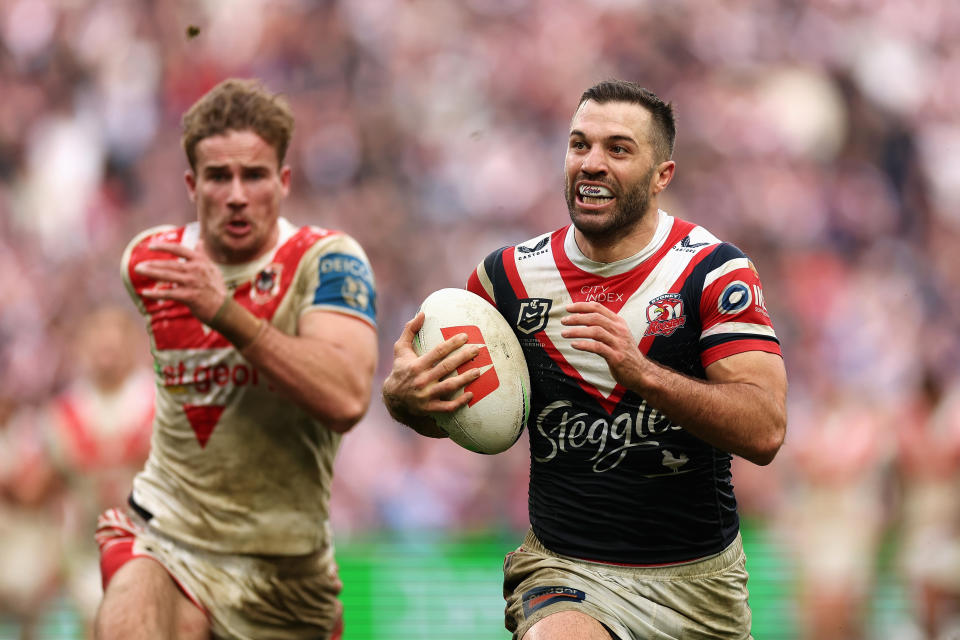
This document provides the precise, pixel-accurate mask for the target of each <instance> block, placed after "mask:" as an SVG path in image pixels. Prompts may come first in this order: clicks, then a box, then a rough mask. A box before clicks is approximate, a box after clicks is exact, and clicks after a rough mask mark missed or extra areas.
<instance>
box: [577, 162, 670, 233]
mask: <svg viewBox="0 0 960 640" xmlns="http://www.w3.org/2000/svg"><path fill="white" fill-rule="evenodd" d="M654 170H655V168H654V167H651V169H650V171H649V172H647V175H645V176H644V177H643V179H642V180H640V181H638V182H637V183H636V184H634V186H633V187H632V188H631V189H630V190H629V191H626V192H624V193H623V194H621V195H619V196H618V197H617V203H616V204H615V205H614V209H613V212H612V213H610V214H596V213H584V212H582V211H578V210H577V194H576V186H575V185H576V182H574V184H573V185H567V188H566V199H567V210H568V211H569V212H570V220H571V221H572V222H573V226H574V227H576V228H577V231H579V232H580V233H582V234H583V235H584V236H585V237H586V238H587V239H588V240H590V241H592V242H601V243H607V242H612V241H614V240H616V239H618V238H622V237H624V236H625V235H627V232H628V231H629V230H630V229H631V228H632V227H634V226H636V225H637V224H638V223H639V222H640V221H641V220H642V219H643V216H644V215H645V214H646V212H647V207H648V206H650V190H649V185H650V179H651V178H652V177H653V172H654ZM607 187H608V188H610V190H611V191H614V189H613V188H612V187H611V185H607ZM614 193H615V194H616V191H614ZM601 215H604V216H606V215H609V217H607V218H601V217H600V216H601Z"/></svg>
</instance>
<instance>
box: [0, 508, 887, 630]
mask: <svg viewBox="0 0 960 640" xmlns="http://www.w3.org/2000/svg"><path fill="white" fill-rule="evenodd" d="M743 538H744V548H745V550H746V553H747V558H748V560H747V562H748V564H747V568H748V569H749V571H750V604H751V607H752V609H753V636H754V638H756V640H794V639H795V638H796V614H795V611H794V608H793V605H792V601H791V588H792V587H791V585H792V580H793V568H792V567H791V565H790V563H789V561H788V560H787V554H786V553H785V551H784V549H783V548H782V547H781V546H780V545H779V544H778V543H777V541H776V540H774V539H772V538H771V536H770V534H769V532H768V531H767V530H766V529H765V528H763V527H761V526H756V525H754V524H752V523H749V522H746V523H744V527H743ZM520 539H521V535H520V534H517V533H509V534H484V535H472V536H458V537H438V538H435V539H429V538H424V537H422V536H417V537H416V538H410V539H404V538H397V537H388V536H382V535H381V536H371V537H369V538H364V539H354V540H342V539H341V540H339V541H338V543H337V558H338V561H339V564H340V575H341V577H342V578H343V582H344V590H343V593H342V595H341V599H342V600H343V603H344V608H345V624H346V629H345V633H344V640H414V639H417V640H426V639H431V638H435V639H437V640H508V639H509V637H510V636H509V634H508V633H507V632H506V631H505V630H504V628H503V599H502V597H501V591H500V590H501V563H502V561H503V556H504V554H506V553H507V552H509V551H511V550H513V548H514V547H515V546H516V545H517V544H518V542H519V540H520ZM888 549H889V546H888V547H887V548H886V549H885V551H884V552H883V553H882V554H881V557H880V558H879V559H878V562H879V567H880V573H879V580H878V582H877V584H876V589H875V592H874V597H873V602H872V605H871V617H870V626H871V629H872V631H871V634H870V637H871V638H875V639H876V640H880V639H883V640H890V639H891V638H893V637H894V633H893V631H892V630H894V629H896V628H898V627H899V626H900V625H902V624H903V622H904V620H905V609H904V601H903V594H902V593H901V590H900V587H899V584H898V583H897V581H896V580H895V579H894V577H893V576H892V575H891V573H890V571H889V562H888V558H889V550H888ZM37 637H38V638H46V639H55V640H81V634H80V629H79V626H78V625H77V621H76V616H75V615H74V614H73V612H72V611H71V609H70V606H69V603H68V602H67V601H66V600H64V599H60V600H58V601H57V602H56V603H54V606H53V607H52V608H51V610H50V611H49V612H48V613H47V615H46V616H45V617H44V619H43V622H42V625H41V629H40V630H39V634H38V636H37ZM18 638H19V633H18V629H17V628H16V626H15V625H14V624H12V623H11V622H10V621H3V620H2V619H0V640H18Z"/></svg>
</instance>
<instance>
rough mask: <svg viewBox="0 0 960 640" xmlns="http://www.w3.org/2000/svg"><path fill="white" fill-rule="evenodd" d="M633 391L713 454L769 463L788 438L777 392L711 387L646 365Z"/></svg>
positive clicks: (742, 385) (754, 387)
mask: <svg viewBox="0 0 960 640" xmlns="http://www.w3.org/2000/svg"><path fill="white" fill-rule="evenodd" d="M649 365H650V366H649V368H648V369H646V370H645V372H644V374H643V376H642V377H641V378H639V379H638V380H637V381H636V384H634V385H631V387H632V388H633V389H634V390H635V391H636V392H637V393H638V394H640V395H641V396H642V397H643V398H644V399H645V400H646V401H647V402H648V403H649V404H651V405H652V406H654V407H656V408H657V409H658V410H659V411H661V412H662V413H663V414H664V415H666V416H667V417H668V418H670V420H671V421H672V422H674V423H675V424H678V425H680V426H682V427H683V428H684V430H686V431H687V432H689V433H690V434H692V435H694V436H696V437H698V438H700V439H701V440H703V441H705V442H707V443H709V444H711V445H713V446H714V447H716V448H717V449H720V450H722V451H727V452H729V453H733V454H736V455H738V456H740V457H742V458H744V459H746V460H749V461H750V462H753V463H755V464H760V465H765V464H769V463H770V462H771V461H772V460H773V458H774V456H776V454H777V451H778V450H779V449H780V445H781V444H783V438H784V434H785V433H786V408H785V405H784V403H783V402H782V401H781V400H779V399H778V398H777V396H776V394H775V393H773V392H772V391H770V390H767V389H764V388H762V387H760V386H757V385H755V384H752V383H747V382H710V381H705V380H699V379H696V378H691V377H688V376H685V375H683V374H680V373H677V372H676V371H673V370H671V369H668V368H666V367H663V366H661V365H659V364H657V363H654V362H649Z"/></svg>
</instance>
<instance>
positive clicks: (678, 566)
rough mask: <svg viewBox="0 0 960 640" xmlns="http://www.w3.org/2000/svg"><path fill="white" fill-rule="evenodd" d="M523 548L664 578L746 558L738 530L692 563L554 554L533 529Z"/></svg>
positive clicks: (719, 567)
mask: <svg viewBox="0 0 960 640" xmlns="http://www.w3.org/2000/svg"><path fill="white" fill-rule="evenodd" d="M522 548H523V549H525V550H529V551H533V552H535V553H540V554H543V555H547V556H552V557H554V558H562V559H563V560H567V561H569V562H578V563H581V564H584V565H588V566H591V567H595V568H597V569H602V570H603V571H606V572H608V573H617V574H623V575H632V576H636V575H646V576H657V577H661V578H669V577H678V578H689V577H694V576H702V575H708V574H712V573H719V572H722V571H725V570H727V569H729V568H730V567H731V566H732V565H734V564H736V563H738V562H740V560H741V559H742V558H743V539H742V538H741V537H740V533H739V532H737V537H736V538H734V540H733V542H731V543H730V544H729V545H727V548H726V549H724V550H723V551H721V552H720V553H717V554H714V555H711V556H706V557H704V558H697V559H695V560H690V561H689V562H679V563H675V564H669V565H662V566H635V565H619V564H610V563H606V562H593V561H590V560H584V559H582V558H575V557H573V556H565V555H562V554H559V553H555V552H553V551H551V550H550V549H547V548H546V547H545V546H543V543H542V542H540V539H539V538H537V536H536V535H535V534H534V533H533V530H532V529H528V530H527V535H526V536H525V537H524V539H523V545H522Z"/></svg>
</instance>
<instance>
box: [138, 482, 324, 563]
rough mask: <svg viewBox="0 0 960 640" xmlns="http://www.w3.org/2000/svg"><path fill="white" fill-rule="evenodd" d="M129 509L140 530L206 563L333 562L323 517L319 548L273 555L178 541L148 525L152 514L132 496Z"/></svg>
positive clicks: (176, 538) (178, 539) (174, 537)
mask: <svg viewBox="0 0 960 640" xmlns="http://www.w3.org/2000/svg"><path fill="white" fill-rule="evenodd" d="M128 506H129V507H131V508H129V509H127V510H126V514H127V516H128V517H129V518H130V520H131V521H133V523H134V524H135V525H136V526H137V527H138V528H139V529H141V530H142V531H145V532H149V535H151V536H154V537H155V538H157V539H159V540H164V541H166V542H168V543H169V544H173V545H176V546H177V547H179V548H181V549H184V550H186V551H187V552H189V553H190V554H192V555H194V556H196V557H199V558H203V559H205V560H207V561H209V562H213V563H216V564H219V565H221V566H226V565H240V566H245V565H246V564H247V563H251V562H263V561H266V562H270V563H272V564H274V565H276V566H278V567H281V568H283V567H287V566H290V567H297V566H300V565H304V564H309V563H310V562H312V561H315V560H320V559H323V558H326V559H328V560H331V561H332V558H333V554H334V545H333V530H332V526H331V524H330V521H329V520H325V521H324V522H323V523H321V524H320V525H319V526H321V527H324V528H325V529H326V532H327V535H326V542H325V544H324V545H323V546H321V547H320V548H319V549H316V550H314V551H311V552H309V553H304V554H300V555H274V554H269V555H268V554H259V553H235V552H232V551H217V550H214V549H206V548H204V547H200V546H197V545H195V544H191V543H190V542H188V541H186V540H181V539H180V538H178V537H176V536H173V535H170V534H169V533H167V532H165V531H162V530H160V529H158V528H157V527H155V526H153V525H152V524H151V522H150V521H151V520H152V519H153V515H152V514H150V512H149V511H146V510H145V509H143V507H139V505H137V504H136V503H135V502H134V501H133V499H132V498H131V499H130V500H129V504H128ZM136 507H139V508H136ZM145 514H150V519H147V518H146V517H145Z"/></svg>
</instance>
